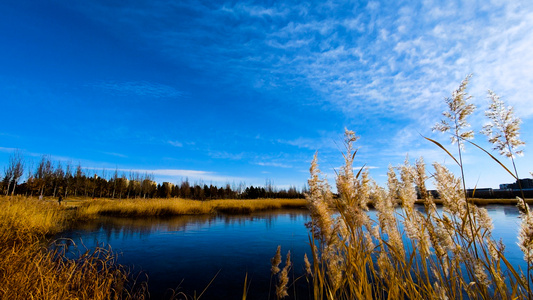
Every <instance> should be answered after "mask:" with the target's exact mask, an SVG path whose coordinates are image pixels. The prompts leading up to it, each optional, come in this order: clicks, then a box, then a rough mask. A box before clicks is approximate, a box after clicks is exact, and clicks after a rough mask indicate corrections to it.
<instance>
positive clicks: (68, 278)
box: [0, 197, 144, 299]
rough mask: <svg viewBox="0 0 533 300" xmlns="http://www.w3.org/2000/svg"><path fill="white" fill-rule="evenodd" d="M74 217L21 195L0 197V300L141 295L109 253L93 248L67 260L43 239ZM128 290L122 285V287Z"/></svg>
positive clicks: (61, 208)
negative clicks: (44, 242)
mask: <svg viewBox="0 0 533 300" xmlns="http://www.w3.org/2000/svg"><path fill="white" fill-rule="evenodd" d="M73 218H74V215H73V214H72V213H71V212H70V211H69V210H68V209H66V208H65V207H60V206H59V205H58V204H57V203H53V202H47V201H38V200H35V199H29V198H26V197H13V198H11V197H9V198H8V197H2V198H0V228H1V230H0V276H1V277H2V278H0V281H1V282H2V284H1V286H0V299H131V298H137V299H138V298H141V299H142V298H144V291H143V290H142V286H140V289H138V291H139V292H138V293H133V292H131V291H132V290H134V288H133V286H132V285H131V282H130V281H129V280H128V278H129V277H128V275H129V274H128V271H127V270H126V269H125V268H123V267H122V266H120V265H117V264H116V262H115V256H114V254H113V253H112V252H111V251H109V250H107V249H102V248H98V249H95V250H93V251H88V252H86V253H84V254H83V255H82V256H81V257H80V258H79V259H67V258H66V257H65V255H64V253H62V250H61V248H58V249H57V250H53V251H50V250H49V249H48V248H47V247H46V245H45V244H43V241H45V240H46V238H47V237H48V236H50V235H52V234H54V233H57V232H58V231H60V230H62V229H64V228H66V226H68V225H69V223H70V222H71V221H73V220H74V219H73ZM128 286H129V288H126V287H128Z"/></svg>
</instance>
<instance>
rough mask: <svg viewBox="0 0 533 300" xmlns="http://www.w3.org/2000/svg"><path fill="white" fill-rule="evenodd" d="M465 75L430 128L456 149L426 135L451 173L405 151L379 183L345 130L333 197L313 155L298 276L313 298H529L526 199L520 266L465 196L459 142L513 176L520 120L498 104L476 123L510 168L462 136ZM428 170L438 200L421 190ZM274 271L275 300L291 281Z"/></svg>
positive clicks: (530, 231)
mask: <svg viewBox="0 0 533 300" xmlns="http://www.w3.org/2000/svg"><path fill="white" fill-rule="evenodd" d="M469 78H470V76H469V77H467V78H466V79H465V80H464V81H463V82H462V83H461V86H460V87H459V88H458V89H457V90H456V91H454V92H453V94H452V97H451V98H447V99H446V104H447V106H448V110H447V111H445V112H444V113H443V115H444V116H445V119H444V120H443V121H441V122H440V123H438V124H437V125H436V126H435V127H434V129H435V130H437V131H442V132H446V133H450V137H451V141H452V144H456V145H457V148H456V150H457V152H456V153H455V154H452V151H449V150H448V149H446V147H444V146H443V145H442V144H440V143H439V142H437V141H435V140H432V139H430V138H426V139H427V140H428V141H430V142H432V143H434V144H435V145H436V146H438V147H439V148H441V149H442V150H443V151H445V152H446V153H447V154H448V155H449V156H450V157H451V158H452V159H453V161H454V162H455V163H457V165H458V166H459V169H460V171H461V175H460V176H459V177H456V176H455V175H454V174H453V173H452V172H450V171H449V170H448V169H447V168H446V167H445V166H443V165H441V164H438V163H434V164H433V165H432V166H433V169H434V171H433V172H432V175H431V177H430V176H428V174H427V173H426V165H425V163H424V161H423V159H422V158H420V159H418V160H416V162H415V163H414V164H411V163H410V162H409V160H408V159H406V160H405V163H404V164H403V165H401V166H398V167H390V168H389V172H388V182H387V187H386V188H384V187H380V186H378V185H377V184H376V183H375V182H374V181H373V180H372V179H371V178H370V176H369V173H368V170H366V169H364V168H363V169H360V170H354V168H353V165H354V158H355V155H356V153H357V149H356V148H355V146H354V145H355V142H356V141H357V140H358V137H357V136H356V135H355V133H354V132H353V131H349V130H346V132H345V146H346V152H345V153H343V156H344V161H345V163H344V166H343V167H341V168H340V170H339V171H338V173H337V177H336V187H337V192H338V197H334V196H333V193H332V192H331V187H330V185H329V183H328V181H327V180H326V179H325V178H324V176H322V174H321V172H320V170H319V168H318V160H317V156H316V155H315V158H314V160H313V162H312V164H311V168H310V172H311V178H310V179H309V181H308V183H309V193H308V197H307V200H308V203H309V208H310V212H311V217H312V221H311V222H310V223H309V224H308V228H309V231H310V245H311V255H312V260H311V262H309V261H308V260H306V261H305V262H306V266H307V273H306V275H305V277H306V279H307V280H308V282H310V283H311V285H312V290H313V298H314V299H533V293H532V291H531V284H532V283H533V281H532V278H533V276H532V275H533V274H532V271H533V213H532V212H531V210H530V209H529V206H528V204H526V203H525V201H524V199H522V198H517V200H515V203H516V202H517V203H518V206H519V209H520V211H521V219H522V224H521V227H520V230H519V234H518V240H519V242H518V245H519V247H520V249H521V250H522V251H523V252H524V260H525V261H526V263H527V268H526V269H520V268H519V267H517V266H513V265H512V264H510V263H509V261H508V260H507V259H506V257H505V245H504V244H503V243H502V242H501V241H497V240H495V239H494V238H493V237H492V235H491V232H492V229H493V224H492V220H491V218H490V217H489V215H488V212H487V210H486V209H485V208H483V207H480V206H477V205H475V204H474V201H472V199H471V198H469V197H468V193H467V191H466V188H465V186H466V185H465V181H466V179H465V178H464V172H463V171H464V165H463V159H462V150H463V148H464V147H465V144H469V145H474V146H476V147H477V148H479V149H480V150H482V151H484V152H485V153H486V154H488V156H487V157H488V158H489V157H490V159H492V160H494V162H495V163H496V164H499V165H500V166H501V167H502V168H504V169H505V170H507V172H508V173H509V174H510V176H512V177H513V178H515V179H516V180H517V179H518V178H519V177H518V173H517V172H516V168H515V167H514V166H515V162H514V159H513V158H514V155H516V154H519V153H520V149H517V148H518V147H520V146H522V145H523V143H522V142H521V141H520V140H519V136H518V129H519V128H518V125H519V123H520V122H519V120H517V119H516V118H514V115H513V114H512V109H504V106H503V105H501V104H499V103H498V105H491V106H490V108H489V112H488V113H487V116H489V118H490V119H491V120H492V121H493V122H492V123H491V124H493V125H492V127H491V126H490V125H489V126H488V127H487V126H486V127H485V128H484V131H483V133H485V134H487V135H488V137H489V141H490V142H491V143H493V144H495V149H496V150H498V151H500V153H501V154H502V155H504V156H505V157H508V158H511V159H513V160H512V165H513V170H514V172H512V171H510V170H509V168H507V167H506V165H505V164H504V163H502V162H500V161H499V160H498V159H497V158H496V157H494V156H493V155H492V154H490V153H489V152H488V151H486V150H484V149H482V148H480V147H479V146H477V145H476V144H475V143H473V142H471V141H470V140H471V139H472V138H473V135H474V132H473V131H472V130H469V129H468V127H469V124H468V123H467V120H466V118H467V117H468V116H469V115H470V114H471V113H472V112H473V110H474V109H475V107H474V106H473V105H471V104H469V103H468V100H469V99H470V96H469V95H468V94H467V93H466V89H467V85H468V80H469ZM489 98H491V100H492V101H493V102H492V103H494V101H495V100H499V98H497V97H495V96H494V93H492V92H489ZM495 118H498V122H496V121H494V119H495ZM489 127H490V130H488V128H489ZM495 137H497V138H495ZM430 179H431V180H433V182H434V185H435V187H436V189H437V191H438V193H439V195H440V198H441V199H440V201H441V203H442V209H438V208H437V206H436V201H435V199H433V197H432V195H431V193H429V192H428V190H427V189H426V185H427V183H428V180H430ZM417 195H419V196H420V198H421V200H418V201H422V203H423V204H424V211H423V212H421V211H419V210H418V209H416V208H415V207H414V204H415V202H416V201H417V198H418V197H417ZM369 203H373V206H374V208H375V209H376V214H377V218H376V219H371V218H370V216H369V214H368V210H369ZM274 261H275V262H278V261H279V260H276V259H273V261H272V262H273V267H274ZM276 271H278V272H277V273H276V274H277V276H278V280H277V282H278V283H277V289H276V291H277V297H278V299H281V298H284V297H286V296H289V295H290V290H287V287H286V286H287V284H288V282H287V280H286V274H284V273H283V272H281V271H279V268H277V269H276Z"/></svg>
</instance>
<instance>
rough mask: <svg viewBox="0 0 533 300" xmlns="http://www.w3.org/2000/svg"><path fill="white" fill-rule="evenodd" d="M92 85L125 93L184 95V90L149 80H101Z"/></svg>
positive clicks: (168, 96) (163, 95) (157, 95)
mask: <svg viewBox="0 0 533 300" xmlns="http://www.w3.org/2000/svg"><path fill="white" fill-rule="evenodd" d="M92 86H93V87H96V88H101V89H103V90H106V91H110V92H113V93H117V94H123V95H138V96H147V97H155V98H179V97H182V96H183V95H184V93H183V92H181V91H178V90H177V89H175V88H173V87H171V86H168V85H164V84H159V83H154V82H148V81H124V82H116V81H112V82H100V83H95V84H93V85H92Z"/></svg>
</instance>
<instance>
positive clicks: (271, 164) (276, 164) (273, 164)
mask: <svg viewBox="0 0 533 300" xmlns="http://www.w3.org/2000/svg"><path fill="white" fill-rule="evenodd" d="M254 164H256V165H258V166H263V167H276V168H287V169H288V168H292V166H291V165H288V164H284V163H279V162H272V161H259V162H255V163H254Z"/></svg>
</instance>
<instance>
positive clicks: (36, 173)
mask: <svg viewBox="0 0 533 300" xmlns="http://www.w3.org/2000/svg"><path fill="white" fill-rule="evenodd" d="M24 171H26V172H27V174H26V176H25V177H24ZM22 178H25V181H23V182H21V180H22ZM0 191H1V192H2V193H3V194H4V195H26V196H43V197H59V196H62V197H64V198H66V197H69V196H74V197H77V196H85V197H92V198H112V199H123V198H128V199H129V198H171V197H176V198H177V197H179V198H185V199H194V200H214V199H257V198H304V197H305V195H304V194H305V192H306V188H305V187H304V188H303V189H301V190H298V189H297V188H296V187H293V186H291V187H289V188H288V189H278V188H276V187H275V186H274V185H273V184H272V182H271V181H269V180H267V181H266V184H265V186H263V187H262V186H256V187H254V186H253V185H252V186H246V185H245V184H244V183H242V182H241V183H239V184H232V185H230V184H229V183H227V184H226V185H225V186H223V187H218V186H215V185H212V184H209V185H207V184H205V183H203V182H195V183H190V182H189V180H188V179H187V178H186V179H184V180H181V182H179V183H176V184H174V183H170V182H163V183H160V184H159V183H157V182H155V181H154V176H153V174H150V173H142V172H136V171H130V172H119V170H118V169H115V170H114V171H108V170H105V169H103V170H101V172H99V174H97V173H96V171H95V170H92V169H83V168H82V167H81V164H78V165H77V166H73V165H72V164H71V163H62V162H61V161H57V162H54V161H52V159H51V158H50V156H46V155H45V156H42V157H41V160H40V161H39V162H38V163H37V165H36V166H34V165H33V163H30V164H27V163H26V162H25V160H24V157H23V156H22V154H21V152H20V151H15V153H13V155H11V157H10V158H9V162H8V165H7V166H6V167H5V168H4V176H3V179H2V181H1V182H0Z"/></svg>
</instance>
